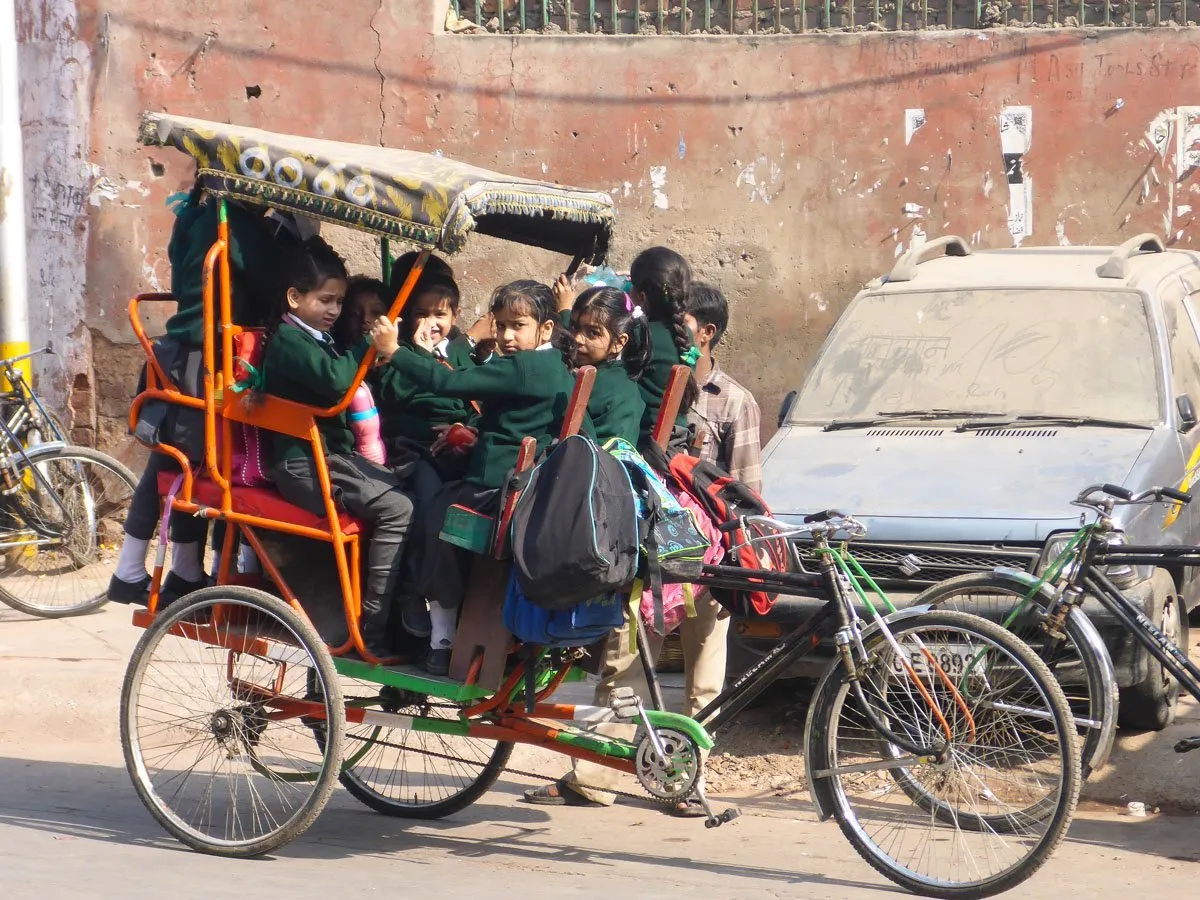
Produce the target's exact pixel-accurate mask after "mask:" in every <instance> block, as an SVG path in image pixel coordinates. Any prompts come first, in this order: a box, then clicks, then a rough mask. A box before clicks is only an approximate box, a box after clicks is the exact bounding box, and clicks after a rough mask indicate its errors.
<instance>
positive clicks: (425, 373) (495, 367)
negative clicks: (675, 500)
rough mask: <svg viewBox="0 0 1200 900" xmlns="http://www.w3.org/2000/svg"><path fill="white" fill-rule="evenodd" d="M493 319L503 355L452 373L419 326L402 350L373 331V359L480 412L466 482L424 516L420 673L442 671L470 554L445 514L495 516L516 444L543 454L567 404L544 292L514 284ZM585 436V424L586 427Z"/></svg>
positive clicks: (563, 361)
mask: <svg viewBox="0 0 1200 900" xmlns="http://www.w3.org/2000/svg"><path fill="white" fill-rule="evenodd" d="M491 312H492V315H493V317H494V320H495V323H496V324H495V327H496V336H497V341H498V344H499V348H500V350H501V352H502V354H503V355H497V356H493V357H492V358H491V359H490V360H489V361H488V362H487V363H485V364H484V365H481V366H475V367H467V368H462V369H454V368H450V367H448V366H445V365H442V363H441V362H439V361H438V360H437V359H436V358H435V357H434V355H433V350H434V348H435V346H436V345H435V343H434V340H433V335H432V331H433V326H432V324H431V323H430V322H429V321H428V320H427V321H426V322H425V323H423V324H422V325H421V326H420V327H419V328H418V329H417V331H416V333H415V334H414V335H413V340H412V344H411V345H405V346H401V345H400V343H399V333H398V330H397V328H396V325H395V324H394V323H392V322H389V321H388V320H387V319H386V318H382V319H380V320H379V321H377V322H376V323H375V326H374V328H373V329H372V331H371V340H372V342H373V343H374V345H375V349H376V350H377V351H378V352H379V355H380V357H381V358H383V359H386V360H388V361H389V362H388V365H389V366H391V367H394V368H395V369H396V370H397V371H398V372H399V373H400V375H401V376H403V377H404V378H406V379H410V380H412V381H414V382H417V383H418V384H419V385H420V386H421V387H422V388H423V389H424V390H428V391H431V392H433V393H435V394H441V395H444V396H450V397H457V398H460V399H464V400H467V399H471V400H478V401H479V402H480V404H481V405H482V413H481V415H480V417H479V420H478V438H477V440H476V443H475V446H474V447H473V448H472V450H471V454H470V457H469V458H468V461H467V472H466V477H465V478H464V479H463V480H462V481H457V482H451V483H449V484H447V485H446V486H445V487H444V488H443V489H442V490H441V491H440V492H439V493H438V495H437V497H436V498H435V500H434V502H433V503H431V504H430V506H429V509H428V510H422V513H421V514H422V516H423V518H424V535H425V536H424V543H423V551H424V552H423V553H422V557H421V574H420V577H419V579H418V585H417V591H416V592H417V593H419V594H420V595H422V596H424V597H425V598H426V599H428V600H429V603H430V610H429V611H430V618H431V627H432V634H431V636H430V652H429V654H428V656H427V657H426V659H425V661H424V665H425V668H426V670H427V671H429V672H430V673H432V674H436V675H444V674H445V673H446V672H447V671H449V667H450V652H451V648H452V646H453V641H454V629H455V625H456V620H457V615H458V607H459V605H460V604H461V603H462V597H463V591H464V586H465V576H466V573H467V572H468V571H469V569H470V555H469V554H468V553H467V552H466V551H463V550H461V549H459V548H457V547H454V546H453V545H451V544H449V543H447V542H445V541H443V540H441V539H440V538H439V536H438V535H439V534H440V532H441V529H442V524H443V522H444V520H445V517H446V511H447V510H448V509H449V508H450V507H451V506H452V505H454V504H461V505H463V506H466V507H468V508H469V509H474V510H476V511H478V512H481V513H484V514H493V513H495V512H497V510H498V508H499V500H500V490H501V488H502V487H503V485H504V483H505V481H506V480H507V479H508V477H509V473H510V472H511V471H512V469H513V468H514V466H515V465H516V461H517V454H518V453H519V452H520V446H521V440H522V439H523V438H524V437H526V436H527V435H528V436H532V437H534V438H536V439H537V443H538V450H539V451H541V450H544V449H545V448H546V447H547V446H548V445H549V444H550V441H551V440H552V439H553V438H554V436H555V434H556V433H557V431H558V430H559V428H560V426H561V423H562V419H563V415H564V414H565V413H566V409H567V405H568V403H569V402H570V396H571V390H572V387H573V385H574V379H573V378H572V376H571V372H570V369H569V368H568V361H569V358H570V352H571V351H570V346H569V342H568V341H567V339H566V335H565V333H564V332H563V331H562V329H561V327H560V326H559V324H558V320H557V318H556V314H555V303H554V295H553V293H552V292H551V289H550V287H549V286H547V285H544V284H539V283H538V282H536V281H514V282H512V283H511V284H507V285H505V286H503V287H501V288H500V289H499V290H497V291H496V293H495V294H494V296H493V298H492V303H491ZM587 427H588V428H589V430H590V426H587Z"/></svg>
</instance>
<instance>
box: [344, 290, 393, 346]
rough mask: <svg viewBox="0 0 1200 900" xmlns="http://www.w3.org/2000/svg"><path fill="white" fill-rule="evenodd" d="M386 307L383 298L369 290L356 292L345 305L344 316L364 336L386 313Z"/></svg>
mask: <svg viewBox="0 0 1200 900" xmlns="http://www.w3.org/2000/svg"><path fill="white" fill-rule="evenodd" d="M387 311H388V307H387V304H386V303H384V302H383V298H382V297H380V296H379V295H378V294H376V293H375V292H374V291H370V292H368V293H365V294H358V295H356V296H355V298H354V299H353V300H352V301H350V305H349V306H347V307H346V313H345V315H346V318H347V319H348V320H349V324H350V325H351V326H352V328H353V330H354V331H358V332H361V333H362V335H363V336H364V337H365V336H366V335H367V333H368V332H370V330H371V326H372V325H374V324H375V320H376V319H378V318H379V317H380V316H385V315H387Z"/></svg>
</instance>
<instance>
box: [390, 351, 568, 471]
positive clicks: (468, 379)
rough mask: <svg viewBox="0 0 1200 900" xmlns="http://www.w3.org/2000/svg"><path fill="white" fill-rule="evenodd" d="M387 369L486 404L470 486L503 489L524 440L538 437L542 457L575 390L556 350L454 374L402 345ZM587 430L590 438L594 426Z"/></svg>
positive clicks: (470, 466)
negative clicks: (471, 484) (572, 391)
mask: <svg viewBox="0 0 1200 900" xmlns="http://www.w3.org/2000/svg"><path fill="white" fill-rule="evenodd" d="M388 366H389V367H390V368H394V369H396V370H397V371H398V372H399V373H400V374H401V375H402V376H403V377H404V378H406V379H410V380H412V381H413V382H415V383H416V384H418V385H419V386H420V387H421V388H422V389H423V390H427V391H431V392H433V393H435V394H442V395H445V396H450V397H458V398H460V399H464V400H465V399H474V400H478V401H479V402H480V403H481V404H482V405H483V414H482V415H481V416H480V417H479V420H478V422H477V427H478V428H479V440H478V441H477V442H476V444H475V447H474V448H473V449H472V451H471V457H470V460H469V462H468V465H467V481H470V482H473V483H475V484H480V485H483V486H484V487H489V488H499V487H502V486H503V485H504V482H505V480H506V479H507V478H508V473H509V472H510V471H512V469H513V467H514V466H515V465H516V463H517V454H518V452H519V451H520V448H521V440H522V438H525V437H527V436H528V437H534V438H536V439H537V442H538V452H539V453H540V452H541V451H543V450H544V449H545V448H546V447H547V446H548V445H549V444H550V441H551V440H552V439H553V438H554V437H556V436H557V433H558V430H559V428H560V427H561V423H562V419H563V416H564V414H565V413H566V411H567V404H568V403H569V402H570V400H571V390H572V388H573V387H574V379H573V378H572V377H571V374H570V372H569V371H567V366H566V364H565V363H564V362H563V359H562V355H561V354H560V353H559V352H558V351H557V350H552V349H547V350H523V351H521V352H519V353H514V354H513V355H512V356H494V357H492V358H491V359H490V360H488V361H487V362H486V363H485V364H484V365H482V366H474V367H469V368H464V369H449V368H447V367H446V366H444V365H442V364H441V363H440V362H438V361H437V360H436V359H434V357H433V355H432V354H430V353H428V352H426V351H425V350H422V349H420V348H419V347H410V346H402V347H401V348H400V349H399V350H397V351H396V353H395V354H393V356H392V359H391V361H390V362H389V363H388ZM584 427H585V429H586V430H587V431H588V433H589V434H590V433H591V426H590V423H587V422H585V423H584Z"/></svg>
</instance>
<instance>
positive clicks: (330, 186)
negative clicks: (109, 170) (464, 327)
mask: <svg viewBox="0 0 1200 900" xmlns="http://www.w3.org/2000/svg"><path fill="white" fill-rule="evenodd" d="M140 136H141V141H142V143H143V144H149V145H151V146H161V147H174V148H176V149H177V150H181V151H182V152H184V153H187V154H188V155H189V156H191V157H192V158H193V159H195V160H196V164H197V166H198V176H199V178H200V179H201V182H202V184H203V186H204V188H205V189H206V190H208V191H211V192H212V193H214V194H217V195H221V196H228V197H232V198H234V199H238V200H244V201H247V202H251V203H262V204H266V205H268V206H272V207H276V208H279V209H284V210H288V211H290V212H295V213H299V214H301V215H306V216H311V217H313V218H316V219H321V220H324V221H327V222H334V223H337V224H341V225H349V226H352V227H355V228H360V229H362V230H364V231H370V232H373V233H375V234H378V235H380V236H387V237H394V238H399V239H400V240H402V241H406V242H408V243H413V244H417V245H419V246H422V247H430V248H433V249H437V250H441V251H443V252H445V253H454V252H456V251H457V250H459V249H461V248H462V246H463V244H464V243H465V241H466V239H467V236H468V235H469V234H470V233H471V232H472V231H478V232H479V233H481V234H488V235H492V236H494V237H498V238H502V239H505V240H511V241H517V242H519V243H522V244H528V245H532V246H536V247H543V248H545V249H547V250H554V251H557V252H560V253H566V254H570V255H575V254H582V255H583V257H584V259H585V260H587V261H589V262H594V263H599V262H600V261H602V260H603V259H604V256H605V254H606V253H607V250H608V241H609V237H610V235H611V232H612V226H613V219H614V217H615V210H614V209H613V202H612V198H611V197H609V195H608V194H605V193H601V192H599V191H585V190H580V189H578V188H571V187H564V186H562V185H556V184H548V183H546V182H540V181H530V180H528V179H524V178H516V177H513V176H510V175H501V174H499V173H497V172H489V171H488V170H486V169H480V168H477V167H475V166H471V165H466V164H464V163H459V162H454V161H453V160H450V159H446V158H445V157H442V156H439V155H436V154H429V153H418V152H415V151H412V150H390V149H387V148H385V147H369V146H364V145H360V144H343V143H338V142H335V141H325V140H318V139H315V138H305V137H296V136H292V135H286V134H272V133H271V132H268V131H260V130H259V129H257V128H245V127H242V126H239V125H222V124H220V123H217V122H205V121H202V120H200V119H188V118H182V117H179V116H169V115H165V114H163V113H155V112H147V113H143V114H142V122H141V134H140Z"/></svg>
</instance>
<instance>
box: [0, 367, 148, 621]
mask: <svg viewBox="0 0 1200 900" xmlns="http://www.w3.org/2000/svg"><path fill="white" fill-rule="evenodd" d="M44 352H48V349H45V350H37V351H34V352H33V353H26V354H23V355H21V356H14V357H11V358H9V359H4V360H0V371H2V372H3V374H4V377H5V378H6V379H7V380H8V382H9V384H10V385H11V390H9V391H7V392H5V393H4V394H2V395H0V410H2V413H0V602H3V603H6V604H8V605H9V606H11V607H13V608H14V609H17V610H20V611H21V612H23V613H27V614H29V615H32V616H40V617H43V618H61V617H63V616H75V615H81V614H83V613H86V612H91V611H92V610H94V609H98V608H99V607H100V606H102V605H103V604H104V602H105V600H106V592H107V590H108V580H109V578H110V576H111V575H112V573H113V570H114V567H115V566H116V560H117V552H118V551H119V549H120V544H121V537H122V526H123V525H124V521H125V512H126V510H127V509H128V507H129V501H130V500H131V499H132V497H133V489H134V486H135V484H136V481H135V479H134V476H133V473H132V472H130V471H129V469H128V468H127V467H126V466H124V465H123V464H122V463H120V462H118V461H117V460H115V459H113V458H112V457H110V456H108V455H106V454H104V453H100V452H99V451H97V450H93V449H91V448H89V447H75V446H71V445H70V444H67V443H66V441H65V435H64V433H63V429H62V426H61V425H60V424H59V423H58V422H57V420H56V419H55V418H54V416H53V415H51V414H50V413H49V412H48V411H47V410H46V407H45V405H44V404H43V403H42V401H41V399H40V398H39V397H38V395H37V393H36V392H35V391H34V390H33V387H32V386H31V385H30V384H29V383H28V382H27V381H26V379H25V377H24V375H23V374H22V372H21V370H20V369H19V368H18V367H17V364H18V363H20V362H22V361H24V360H26V359H29V358H30V357H32V356H35V355H37V354H38V353H44Z"/></svg>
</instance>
